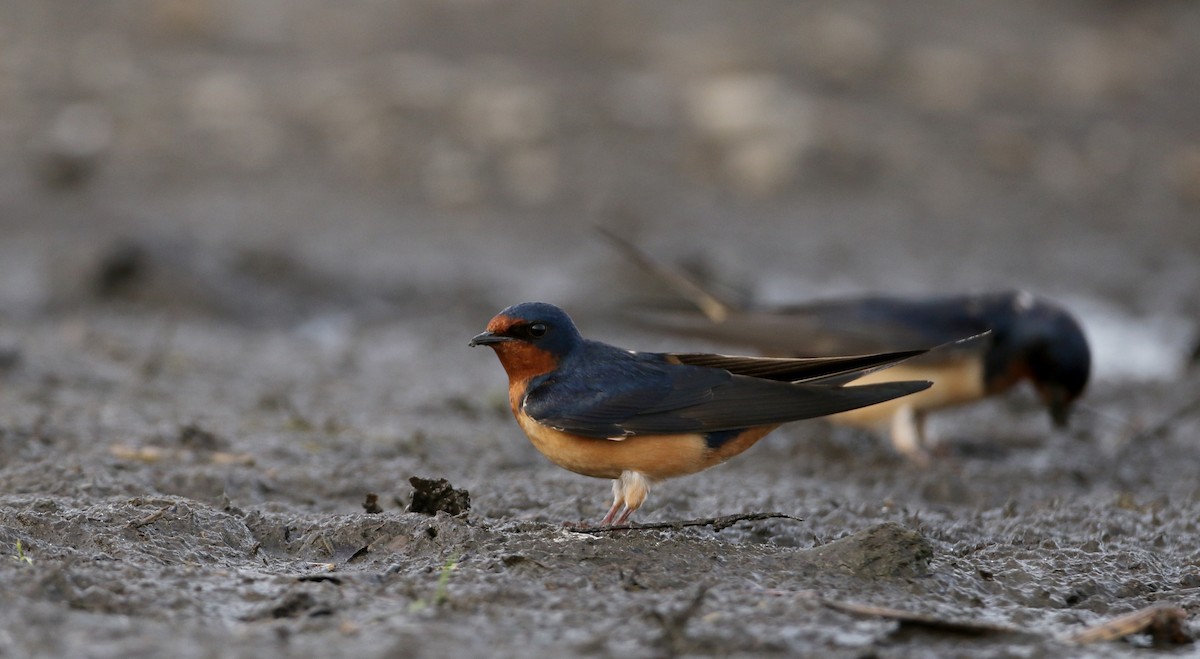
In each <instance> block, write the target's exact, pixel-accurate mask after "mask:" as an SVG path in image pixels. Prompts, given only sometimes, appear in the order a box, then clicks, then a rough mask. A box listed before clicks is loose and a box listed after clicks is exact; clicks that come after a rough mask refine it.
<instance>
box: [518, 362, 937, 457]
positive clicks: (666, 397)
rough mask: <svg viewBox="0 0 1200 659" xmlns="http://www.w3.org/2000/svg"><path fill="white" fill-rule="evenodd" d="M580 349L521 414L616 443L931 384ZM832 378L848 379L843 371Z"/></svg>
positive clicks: (861, 402)
mask: <svg viewBox="0 0 1200 659" xmlns="http://www.w3.org/2000/svg"><path fill="white" fill-rule="evenodd" d="M581 352H582V353H584V354H582V355H581V356H580V358H579V359H578V361H577V363H575V364H572V365H571V367H569V368H565V369H564V368H560V370H559V373H558V374H551V375H547V376H543V377H541V378H537V379H535V380H534V381H532V382H531V383H530V386H529V388H528V390H527V392H526V394H525V398H524V400H523V401H522V409H523V410H524V412H525V414H527V415H529V416H530V417H531V418H533V419H534V420H536V421H538V422H539V423H542V424H545V425H548V426H551V427H554V428H559V429H561V430H564V431H567V432H570V433H573V434H577V435H582V436H585V437H596V438H612V439H619V438H621V437H623V436H625V435H631V434H660V433H661V434H667V433H680V432H712V431H718V430H733V429H739V428H748V427H751V426H758V425H773V424H778V423H784V422H787V421H798V420H800V419H809V418H813V417H817V416H824V415H827V414H835V413H837V412H844V411H847V410H852V409H857V408H859V407H865V406H867V405H873V404H875V403H880V402H883V401H886V400H891V399H892V398H897V397H899V396H904V395H907V394H910V393H914V392H917V391H920V390H922V389H925V388H926V387H928V386H929V383H928V382H889V383H882V384H873V385H864V386H859V387H836V386H830V385H828V384H811V383H791V382H783V381H777V380H774V379H764V378H756V377H750V376H747V375H735V374H733V373H731V372H729V371H728V370H725V369H721V368H710V367H706V366H697V365H688V364H679V363H675V361H674V360H675V358H673V357H672V356H669V355H662V354H652V353H636V354H632V353H628V352H625V351H623V350H618V349H616V348H611V347H610V346H605V345H603V344H596V343H591V342H589V345H588V346H587V347H586V349H584V350H582V351H581ZM726 359H736V358H726ZM823 361H826V362H828V360H823ZM891 361H895V359H892V360H891ZM869 363H870V365H869V366H866V367H865V368H867V369H870V368H876V367H878V366H877V363H876V362H875V361H871V360H869ZM796 368H798V366H797V367H796ZM822 369H824V370H828V369H827V367H826V366H822ZM860 370H861V369H860ZM563 373H569V374H570V377H567V376H565V375H563ZM827 377H830V378H844V377H847V375H846V374H845V369H844V368H843V369H840V370H838V371H837V373H836V374H833V375H829V376H827Z"/></svg>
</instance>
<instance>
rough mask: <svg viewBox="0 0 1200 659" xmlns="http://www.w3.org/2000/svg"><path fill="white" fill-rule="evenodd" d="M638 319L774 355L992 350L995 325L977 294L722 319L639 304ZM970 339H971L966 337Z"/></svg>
mask: <svg viewBox="0 0 1200 659" xmlns="http://www.w3.org/2000/svg"><path fill="white" fill-rule="evenodd" d="M636 317H637V318H638V319H639V321H641V322H643V323H645V324H648V325H650V326H653V327H658V328H660V329H664V330H669V331H671V332H675V333H678V334H684V335H689V336H697V337H702V338H706V339H710V340H716V341H721V342H727V343H730V344H734V345H743V346H751V347H754V348H755V349H757V350H759V351H762V352H763V353H765V354H769V355H787V356H797V357H830V356H835V355H846V354H871V353H887V352H895V351H907V350H913V349H920V348H926V349H927V348H930V347H933V346H943V347H941V348H939V349H937V350H932V351H930V352H929V354H927V355H924V356H921V357H920V359H921V360H922V361H925V362H937V361H940V360H943V359H953V358H955V357H959V356H961V355H962V354H964V353H968V352H969V353H975V354H978V353H981V352H983V351H985V350H987V348H988V345H989V344H990V339H989V338H987V336H986V335H985V336H978V335H980V334H982V333H984V332H987V331H988V330H989V329H990V325H989V323H988V322H987V321H985V320H984V319H983V318H980V317H979V316H978V315H977V314H976V313H974V309H973V308H972V305H971V299H970V298H966V297H960V298H940V299H934V300H904V299H898V298H877V297H870V298H851V299H847V300H844V301H840V300H839V301H830V302H815V303H812V304H806V305H798V306H791V307H780V308H767V309H750V310H733V311H731V312H730V313H729V315H728V317H727V318H726V319H725V320H724V321H722V322H713V321H711V320H709V319H707V318H705V317H704V316H703V315H702V314H700V313H697V312H694V311H640V312H637V313H636ZM964 339H967V340H966V341H964Z"/></svg>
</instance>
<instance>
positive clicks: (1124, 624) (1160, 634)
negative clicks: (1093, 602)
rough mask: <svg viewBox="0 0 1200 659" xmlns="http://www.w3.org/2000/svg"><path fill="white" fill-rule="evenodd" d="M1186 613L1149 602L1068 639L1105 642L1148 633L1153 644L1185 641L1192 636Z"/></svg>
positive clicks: (1084, 642)
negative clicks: (1149, 604)
mask: <svg viewBox="0 0 1200 659" xmlns="http://www.w3.org/2000/svg"><path fill="white" fill-rule="evenodd" d="M1187 617H1188V614H1187V611H1186V610H1185V609H1183V608H1180V607H1177V606H1171V605H1161V604H1160V605H1155V606H1149V607H1146V608H1144V609H1139V610H1137V611H1134V612H1132V613H1127V614H1125V615H1121V616H1117V617H1116V618H1112V619H1110V620H1105V621H1104V622H1102V623H1100V624H1098V625H1094V626H1092V627H1088V628H1087V629H1085V630H1083V631H1081V632H1079V633H1077V634H1074V635H1072V636H1071V637H1070V638H1069V639H1068V640H1069V641H1072V642H1074V643H1079V644H1087V643H1106V642H1109V641H1115V640H1117V639H1121V638H1126V637H1130V636H1135V635H1139V634H1149V636H1150V641H1151V642H1152V643H1153V644H1154V646H1155V647H1164V646H1171V645H1187V644H1189V643H1192V642H1193V641H1194V640H1195V639H1193V638H1192V635H1191V633H1190V632H1189V631H1188V629H1187V626H1186V622H1187Z"/></svg>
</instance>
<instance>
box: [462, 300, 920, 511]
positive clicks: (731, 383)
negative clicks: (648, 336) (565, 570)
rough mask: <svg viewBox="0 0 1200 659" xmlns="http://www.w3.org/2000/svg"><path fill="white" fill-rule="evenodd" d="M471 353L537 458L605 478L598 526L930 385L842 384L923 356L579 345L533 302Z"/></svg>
mask: <svg viewBox="0 0 1200 659" xmlns="http://www.w3.org/2000/svg"><path fill="white" fill-rule="evenodd" d="M470 345H472V346H477V345H486V346H490V347H491V348H492V349H493V350H495V352H496V356H497V357H499V359H500V363H501V365H502V366H504V370H505V371H506V372H507V374H508V382H509V390H508V399H509V404H510V406H511V407H512V411H513V415H514V416H515V417H516V419H517V423H518V425H520V426H521V429H522V430H524V431H525V434H526V435H527V436H528V437H529V439H530V441H532V442H533V445H534V446H535V447H536V448H537V449H538V450H539V451H541V452H542V454H543V455H545V456H546V457H547V458H549V459H550V460H551V461H552V462H554V463H555V464H557V465H558V466H560V467H563V468H564V469H568V470H570V471H573V472H575V473H577V474H583V475H585V476H593V477H596V478H611V479H613V487H612V490H613V504H612V507H611V508H610V509H609V511H608V514H607V515H605V516H604V519H603V521H601V524H611V523H614V521H615V523H617V524H620V523H623V522H624V521H625V520H626V519H628V518H629V515H630V514H632V513H633V511H635V510H637V509H638V507H640V506H641V505H642V502H643V501H645V499H646V495H647V493H648V492H649V489H650V486H651V485H652V484H654V483H656V482H658V481H661V480H664V479H667V478H673V477H676V476H684V475H687V474H692V473H696V472H698V471H703V470H705V469H708V468H709V467H713V466H715V465H718V464H721V463H722V462H725V461H726V460H728V459H730V458H732V457H733V456H735V455H737V454H739V453H741V452H742V451H745V450H746V449H748V448H750V447H751V446H752V445H754V443H755V442H757V441H758V440H759V439H761V438H762V437H763V436H765V435H766V434H767V433H769V432H771V431H772V430H774V429H775V428H776V427H778V426H779V425H780V424H782V423H786V422H788V421H798V420H801V419H809V418H813V417H818V416H824V415H827V414H836V413H839V412H846V411H848V410H854V409H858V408H862V407H866V406H868V405H875V404H877V403H881V402H883V401H889V400H892V399H894V398H898V397H901V396H906V395H908V394H912V393H915V392H919V391H922V390H924V389H926V388H927V387H929V383H928V382H879V383H876V384H870V385H863V386H843V385H845V384H846V383H848V382H850V381H852V380H857V379H858V378H860V377H863V376H866V375H868V374H871V373H874V372H875V371H878V370H880V369H883V368H886V367H889V366H891V365H893V364H896V363H898V362H900V361H903V360H905V359H908V358H910V357H914V356H916V355H919V354H921V353H922V352H924V351H923V350H916V349H914V350H906V351H899V352H889V353H884V354H872V355H860V356H853V357H823V358H814V359H773V358H763V357H733V356H726V355H710V354H694V353H653V352H635V351H632V350H623V349H621V348H617V347H614V346H611V345H607V344H604V343H600V342H598V341H590V340H587V339H584V338H583V337H582V336H580V334H579V330H577V329H576V328H575V324H574V323H573V322H572V321H571V318H570V317H569V316H568V315H567V314H566V312H564V311H563V310H562V309H559V308H558V307H556V306H554V305H551V304H545V303H541V302H527V303H524V304H518V305H516V306H512V307H509V308H507V309H505V310H503V311H501V312H500V313H499V314H497V315H496V316H495V317H494V318H492V319H491V321H490V322H488V325H487V330H486V331H484V332H483V333H481V334H479V335H477V336H475V337H474V338H473V339H471V343H470ZM618 515H619V516H618Z"/></svg>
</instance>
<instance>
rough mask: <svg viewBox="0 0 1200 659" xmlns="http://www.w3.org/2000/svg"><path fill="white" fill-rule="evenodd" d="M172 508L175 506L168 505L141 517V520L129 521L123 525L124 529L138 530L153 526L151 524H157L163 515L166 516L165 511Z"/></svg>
mask: <svg viewBox="0 0 1200 659" xmlns="http://www.w3.org/2000/svg"><path fill="white" fill-rule="evenodd" d="M174 507H175V504H169V505H166V506H163V507H162V508H159V509H158V510H156V511H154V512H152V513H150V514H149V515H146V516H145V517H142V518H141V519H135V520H131V521H130V522H129V523H128V524H126V525H125V527H126V528H130V529H140V528H142V527H143V526H147V525H150V524H153V523H155V522H157V521H158V520H160V519H162V517H163V515H166V514H167V511H168V510H170V509H172V508H174Z"/></svg>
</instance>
